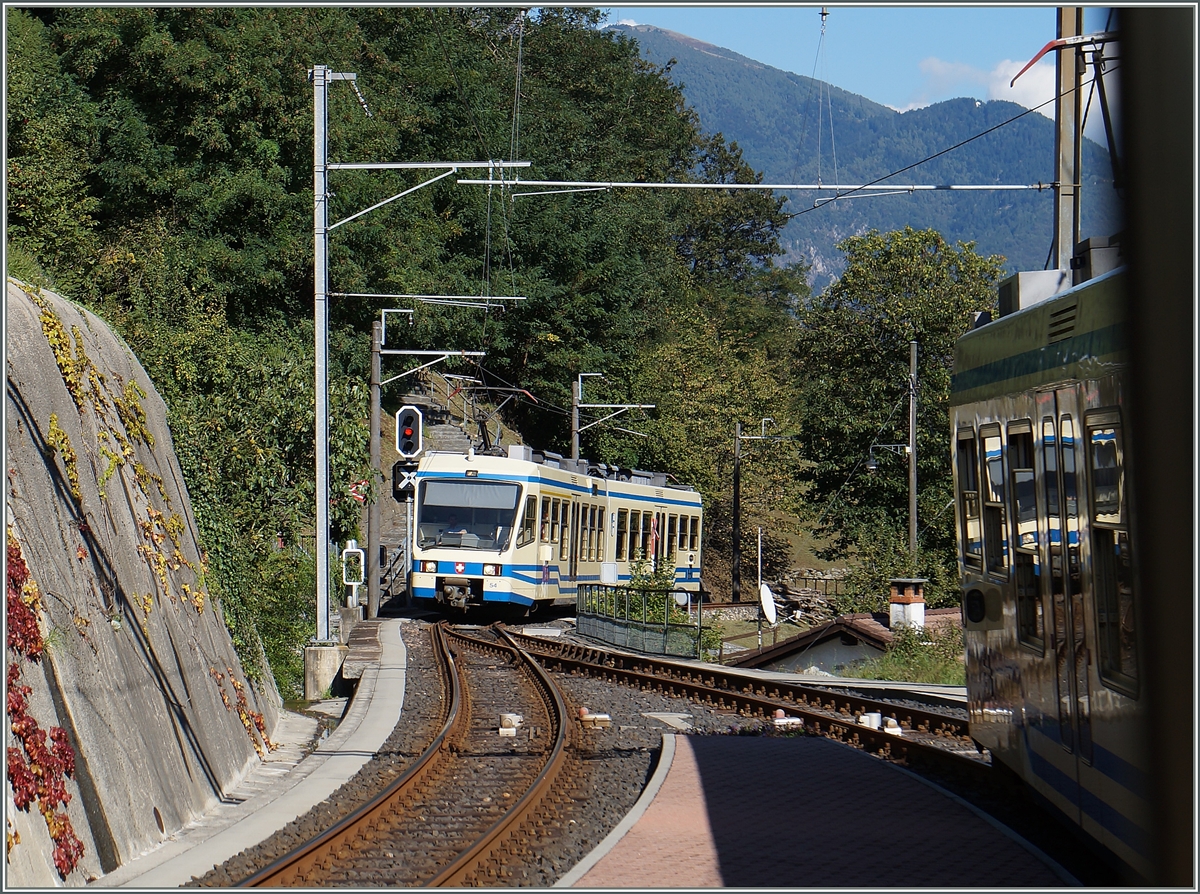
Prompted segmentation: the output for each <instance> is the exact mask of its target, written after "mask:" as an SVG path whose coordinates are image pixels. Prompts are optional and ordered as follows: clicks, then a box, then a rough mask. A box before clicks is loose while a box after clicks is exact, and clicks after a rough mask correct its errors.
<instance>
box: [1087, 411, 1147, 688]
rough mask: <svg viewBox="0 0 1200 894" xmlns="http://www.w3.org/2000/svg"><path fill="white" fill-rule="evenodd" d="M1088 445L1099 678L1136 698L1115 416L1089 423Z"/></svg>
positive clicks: (1130, 572)
mask: <svg viewBox="0 0 1200 894" xmlns="http://www.w3.org/2000/svg"><path fill="white" fill-rule="evenodd" d="M1114 415H1115V414H1114ZM1087 447H1088V466H1089V468H1090V471H1091V479H1092V480H1091V486H1092V487H1091V496H1092V499H1091V509H1092V555H1093V557H1094V570H1093V577H1094V583H1095V591H1096V592H1095V600H1096V604H1095V610H1096V644H1097V646H1098V648H1099V651H1100V677H1101V679H1102V680H1104V682H1105V683H1106V684H1107V685H1108V686H1109V687H1111V688H1114V689H1117V690H1119V691H1121V692H1124V693H1126V694H1127V695H1131V696H1135V697H1136V696H1137V618H1136V615H1137V612H1136V606H1135V603H1134V592H1133V562H1132V556H1131V555H1130V541H1129V533H1128V531H1127V530H1126V529H1125V524H1124V519H1125V515H1124V512H1123V509H1124V505H1123V504H1124V497H1125V494H1124V478H1123V474H1124V469H1123V462H1122V451H1121V429H1120V426H1119V425H1117V424H1116V422H1115V420H1114V421H1113V422H1105V423H1103V424H1099V425H1096V424H1092V425H1089V426H1088V429H1087Z"/></svg>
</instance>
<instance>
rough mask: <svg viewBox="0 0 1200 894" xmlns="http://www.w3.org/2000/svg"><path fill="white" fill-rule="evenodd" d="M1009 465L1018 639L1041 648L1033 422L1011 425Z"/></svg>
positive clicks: (1043, 628)
mask: <svg viewBox="0 0 1200 894" xmlns="http://www.w3.org/2000/svg"><path fill="white" fill-rule="evenodd" d="M1008 467H1009V480H1010V481H1011V482H1012V505H1013V510H1014V511H1013V520H1012V524H1013V530H1012V546H1013V576H1014V578H1015V583H1016V595H1017V639H1019V640H1020V641H1021V642H1023V643H1025V644H1026V645H1028V646H1032V647H1034V648H1035V649H1037V650H1039V651H1041V650H1042V649H1044V648H1045V641H1046V619H1045V616H1044V615H1045V609H1044V607H1043V605H1042V595H1041V592H1040V590H1039V587H1038V553H1037V547H1038V533H1037V489H1036V485H1035V483H1034V472H1033V426H1032V424H1031V423H1029V422H1018V423H1014V424H1012V425H1010V426H1009V427H1008Z"/></svg>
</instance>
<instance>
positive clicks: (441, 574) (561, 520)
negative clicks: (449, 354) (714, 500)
mask: <svg viewBox="0 0 1200 894" xmlns="http://www.w3.org/2000/svg"><path fill="white" fill-rule="evenodd" d="M414 482H415V521H414V524H413V530H412V537H411V542H410V546H411V549H412V558H413V561H412V572H411V577H410V581H409V584H410V590H409V592H410V594H411V596H412V598H413V599H414V600H417V601H418V604H419V601H420V600H429V601H432V602H435V603H440V604H442V605H443V606H445V607H448V608H454V609H469V608H477V607H481V606H489V607H495V608H504V607H508V608H511V609H513V610H516V611H532V610H536V609H537V608H538V607H539V606H543V605H573V604H574V603H575V597H576V591H577V589H578V586H579V584H581V583H604V584H627V583H629V580H630V577H631V575H633V573H634V571H635V568H636V567H637V566H638V565H641V566H642V568H661V567H662V566H663V563H667V564H668V565H670V566H671V567H673V568H674V572H675V574H674V580H675V586H676V587H678V588H681V589H687V590H692V591H697V590H699V588H700V541H701V536H702V530H701V525H702V518H703V512H702V505H701V500H700V495H699V494H698V493H697V492H696V491H694V490H692V489H691V488H688V487H684V486H680V485H676V484H668V483H667V479H666V476H665V475H663V474H661V473H658V474H655V473H649V472H639V471H633V470H621V469H616V468H607V467H605V466H602V465H596V464H589V463H588V462H587V461H586V460H580V461H578V462H575V461H572V460H569V459H563V458H560V457H557V456H555V455H554V454H540V453H535V452H534V451H531V450H530V449H529V448H528V447H517V446H514V447H510V448H509V455H508V456H491V455H484V454H475V453H473V452H468V453H467V454H462V453H441V452H433V453H427V454H426V455H425V456H423V457H422V458H421V460H420V463H419V465H418V467H417V470H416V474H415V477H414Z"/></svg>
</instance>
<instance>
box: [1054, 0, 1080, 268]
mask: <svg viewBox="0 0 1200 894" xmlns="http://www.w3.org/2000/svg"><path fill="white" fill-rule="evenodd" d="M1081 36H1083V7H1078V6H1060V7H1059V8H1058V39H1059V40H1062V39H1064V38H1073V37H1076V38H1077V37H1081ZM1083 65H1084V58H1083V53H1082V51H1081V50H1080V48H1079V47H1077V46H1072V45H1068V46H1065V47H1062V48H1061V49H1059V50H1058V61H1057V63H1056V65H1055V71H1056V74H1057V78H1056V81H1055V84H1056V92H1055V96H1056V100H1055V105H1054V125H1055V128H1054V155H1055V159H1056V163H1057V167H1056V170H1055V174H1054V183H1055V186H1054V262H1055V266H1056V267H1057V269H1059V270H1070V269H1071V256H1072V255H1074V253H1075V246H1076V244H1077V243H1078V242H1079V235H1080V192H1081V190H1080V183H1079V178H1080V168H1081V154H1082V149H1083V145H1082V140H1081V136H1082V133H1081V130H1082V129H1081V127H1080V122H1081V120H1082V110H1083V90H1082V86H1083Z"/></svg>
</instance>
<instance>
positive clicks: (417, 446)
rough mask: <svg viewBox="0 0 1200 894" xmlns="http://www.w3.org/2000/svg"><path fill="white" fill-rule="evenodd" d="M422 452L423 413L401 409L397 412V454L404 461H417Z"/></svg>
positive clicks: (408, 408) (411, 408) (415, 409)
mask: <svg viewBox="0 0 1200 894" xmlns="http://www.w3.org/2000/svg"><path fill="white" fill-rule="evenodd" d="M421 450H422V444H421V411H420V410H418V409H417V408H416V407H412V406H404V407H401V408H400V409H399V410H397V411H396V452H397V453H399V454H400V456H401V457H403V458H404V459H416V458H417V457H418V456H420V454H421Z"/></svg>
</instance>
